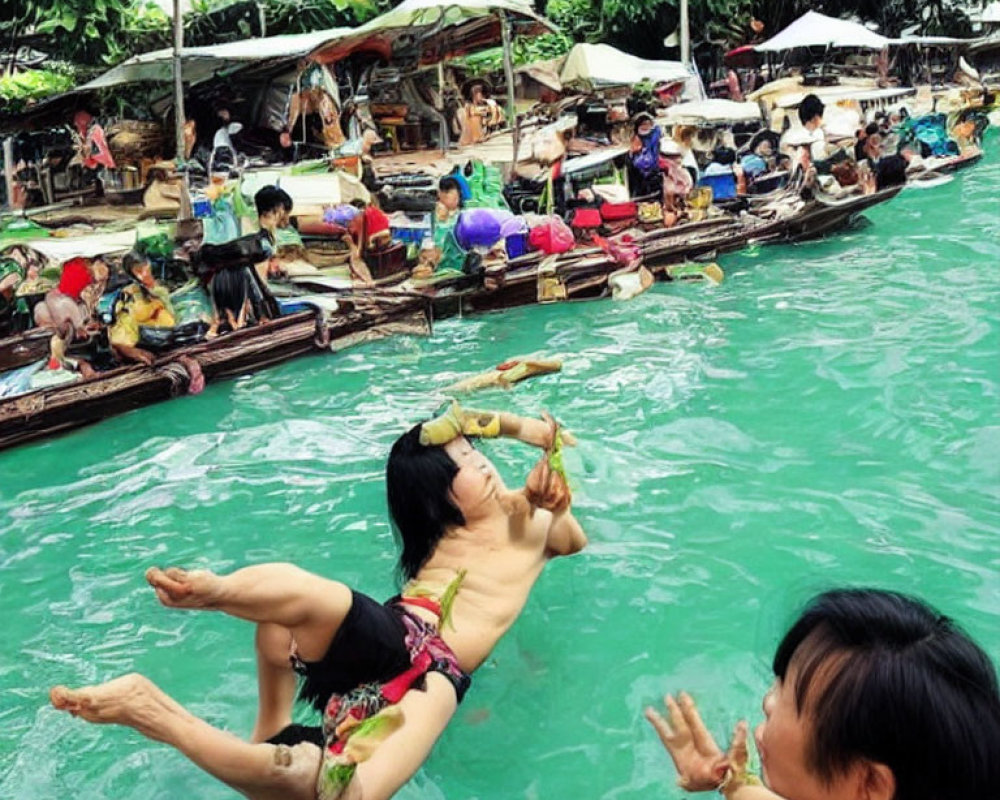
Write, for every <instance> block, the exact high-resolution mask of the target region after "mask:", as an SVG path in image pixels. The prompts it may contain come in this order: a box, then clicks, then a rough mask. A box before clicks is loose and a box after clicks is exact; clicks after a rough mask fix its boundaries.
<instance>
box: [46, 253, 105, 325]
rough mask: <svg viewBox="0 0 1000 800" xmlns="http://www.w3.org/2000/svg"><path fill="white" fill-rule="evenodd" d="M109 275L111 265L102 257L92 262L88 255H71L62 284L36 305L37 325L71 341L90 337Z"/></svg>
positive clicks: (60, 279) (64, 269) (60, 282)
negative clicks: (89, 328) (74, 256)
mask: <svg viewBox="0 0 1000 800" xmlns="http://www.w3.org/2000/svg"><path fill="white" fill-rule="evenodd" d="M107 277H108V271H107V266H106V265H105V264H104V262H103V261H101V260H100V259H98V260H96V261H95V262H93V263H92V262H91V261H90V260H89V259H86V258H71V259H70V260H69V261H67V262H66V263H65V264H63V269H62V274H61V275H60V276H59V283H58V285H57V286H56V287H55V288H54V289H51V290H49V292H48V293H47V294H46V295H45V298H44V299H43V300H42V301H41V302H40V303H38V304H37V305H36V306H35V308H34V319H35V325H37V326H38V327H39V328H47V329H49V330H51V331H53V332H54V333H55V334H56V335H58V336H59V337H60V338H62V339H64V340H66V341H67V342H72V341H73V340H75V339H86V338H87V337H88V330H87V329H88V326H90V325H91V322H92V317H93V313H94V309H95V308H96V306H97V301H98V300H99V299H100V295H101V292H102V291H103V285H102V284H103V283H105V282H106V281H107Z"/></svg>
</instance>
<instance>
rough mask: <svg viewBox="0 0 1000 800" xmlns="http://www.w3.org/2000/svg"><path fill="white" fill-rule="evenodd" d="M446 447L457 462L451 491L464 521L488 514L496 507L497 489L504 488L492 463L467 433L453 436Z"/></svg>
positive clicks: (447, 451)
mask: <svg viewBox="0 0 1000 800" xmlns="http://www.w3.org/2000/svg"><path fill="white" fill-rule="evenodd" d="M444 451H445V452H446V453H447V454H448V457H449V458H451V460H452V461H454V462H455V464H456V466H458V473H457V474H456V475H455V477H454V478H453V479H452V481H451V494H452V498H453V499H454V501H455V505H456V506H458V509H459V511H461V512H462V516H464V517H465V521H466V522H470V521H471V520H473V519H476V518H477V517H482V516H484V515H486V514H488V513H489V512H490V511H492V510H493V504H494V501H495V500H496V496H497V493H498V492H499V491H502V490H503V489H504V486H503V481H501V480H500V476H499V475H498V474H497V471H496V469H495V468H494V466H493V464H492V463H491V462H490V460H489V459H488V458H487V457H486V456H484V455H483V454H482V453H481V452H479V451H478V450H476V448H474V447H473V446H472V444H470V442H469V440H468V439H466V438H465V437H464V436H459V437H458V438H457V439H452V440H451V441H450V442H448V444H446V445H445V446H444Z"/></svg>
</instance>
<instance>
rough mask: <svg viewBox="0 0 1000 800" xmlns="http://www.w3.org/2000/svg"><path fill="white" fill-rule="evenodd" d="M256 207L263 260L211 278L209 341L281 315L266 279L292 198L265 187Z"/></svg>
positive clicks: (258, 237)
mask: <svg viewBox="0 0 1000 800" xmlns="http://www.w3.org/2000/svg"><path fill="white" fill-rule="evenodd" d="M254 204H255V205H256V207H257V219H258V224H259V225H260V230H259V231H258V233H257V234H256V240H257V242H259V244H260V249H259V252H260V254H261V255H262V256H263V257H262V258H260V260H259V261H257V262H256V263H253V264H249V263H247V264H242V265H240V266H232V267H227V268H225V269H220V270H218V271H216V272H215V273H214V274H213V275H212V278H211V280H210V281H209V284H208V291H209V295H210V296H211V298H212V322H211V324H210V326H209V330H208V333H207V334H206V336H207V338H213V337H215V336H217V335H219V334H220V333H230V332H232V331H237V330H240V329H242V328H246V327H247V326H249V325H251V324H254V323H257V322H265V321H267V320H269V319H274V318H275V317H277V316H278V315H279V313H280V312H279V309H278V304H277V301H276V300H275V299H274V297H273V296H272V295H271V292H270V290H269V289H268V288H267V276H268V271H269V269H272V268H273V267H272V256H273V255H274V253H275V247H276V241H277V232H278V229H279V227H281V224H282V222H283V221H284V220H285V219H286V216H287V215H288V212H289V211H290V209H291V198H290V197H289V195H288V194H287V192H284V191H282V190H281V189H279V188H278V187H277V186H265V187H263V188H262V189H260V190H259V191H258V192H257V194H255V195H254ZM286 206H287V208H286Z"/></svg>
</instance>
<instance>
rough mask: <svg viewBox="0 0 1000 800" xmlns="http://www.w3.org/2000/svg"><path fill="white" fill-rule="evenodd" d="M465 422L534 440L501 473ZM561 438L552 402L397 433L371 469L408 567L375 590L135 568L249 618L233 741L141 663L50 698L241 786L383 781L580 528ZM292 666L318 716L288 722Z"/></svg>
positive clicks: (256, 789) (280, 791) (267, 570)
mask: <svg viewBox="0 0 1000 800" xmlns="http://www.w3.org/2000/svg"><path fill="white" fill-rule="evenodd" d="M463 434H468V435H473V434H475V435H492V436H499V435H505V436H509V437H512V438H515V439H518V440H520V441H522V442H525V443H527V444H531V445H535V446H537V447H541V448H544V449H545V454H544V455H543V456H542V459H541V460H540V461H539V463H538V465H536V467H535V468H534V469H533V470H532V471H531V474H530V475H529V476H528V479H527V481H526V483H525V486H524V488H522V489H519V490H516V491H511V490H508V489H507V487H506V486H505V485H504V483H503V481H502V479H501V478H500V476H499V475H498V474H497V471H496V469H495V467H494V466H493V464H492V463H491V462H490V461H489V459H487V458H486V457H485V456H484V455H483V454H482V453H480V452H479V451H478V450H476V449H475V448H474V447H473V446H472V444H471V442H470V440H469V439H468V438H467V437H466V435H463ZM567 439H568V435H567V434H564V433H562V432H560V431H559V429H558V428H557V427H556V426H555V424H554V423H552V422H551V420H550V419H546V421H544V422H543V421H541V420H532V419H525V418H521V417H517V416H514V415H511V414H505V413H504V414H486V415H477V414H469V413H466V412H462V411H461V410H460V409H458V408H457V407H453V408H452V409H451V410H449V412H448V413H447V414H445V415H443V416H442V417H440V418H437V419H435V420H432V421H430V422H428V423H425V424H423V425H417V426H416V427H414V428H412V429H411V430H410V431H409V432H407V433H406V434H404V435H403V436H402V437H400V438H399V440H398V441H397V442H396V443H395V444H394V445H393V447H392V451H391V453H390V455H389V460H388V463H387V466H386V485H387V492H388V502H389V511H390V515H391V518H392V521H393V524H394V527H395V531H396V533H397V535H398V538H399V540H400V543H401V546H402V547H401V552H400V556H399V564H398V567H399V572H400V575H401V577H402V578H403V579H405V580H406V583H405V585H404V586H403V588H402V591H401V593H400V594H399V595H398V596H397V597H394V598H392V599H391V600H389V601H388V602H387V603H385V604H379V603H377V602H376V601H375V600H373V599H371V598H370V597H367V596H365V595H363V594H361V593H359V592H356V591H353V590H352V589H351V588H350V587H348V586H346V585H344V584H343V583H339V582H337V581H332V580H328V579H326V578H322V577H319V576H318V575H313V574H311V573H309V572H306V571H305V570H302V569H299V568H298V567H295V566H292V565H291V564H261V565H258V566H250V567H246V568H244V569H240V570H237V571H236V572H233V573H231V574H229V575H215V574H213V573H211V572H208V571H204V570H198V571H190V572H188V571H185V570H181V569H176V568H171V569H167V570H161V569H155V568H154V569H150V570H149V571H148V572H147V574H146V578H147V580H148V582H149V583H150V585H151V586H152V587H153V588H154V590H155V591H156V595H157V597H158V598H159V599H160V601H161V602H162V603H163V604H164V605H165V606H168V607H171V608H184V609H214V610H218V611H222V612H224V613H227V614H230V615H233V616H237V617H240V618H242V619H246V620H249V621H251V622H254V623H256V624H257V631H256V648H257V663H258V684H259V710H258V716H257V721H256V725H255V727H254V731H253V735H252V737H251V740H250V741H249V742H246V741H243V740H241V739H239V738H237V737H236V736H233V735H232V734H230V733H227V732H225V731H221V730H219V729H217V728H214V727H212V726H211V725H209V724H208V723H207V722H205V721H204V720H201V719H199V718H197V717H195V716H194V715H193V714H191V713H190V712H189V711H187V710H186V709H185V708H184V707H183V706H181V705H180V704H179V703H177V702H176V701H175V700H173V699H172V698H170V697H169V696H167V695H166V694H165V693H164V692H163V691H162V690H160V689H159V688H158V687H157V686H155V685H154V684H153V683H152V682H151V681H150V680H148V679H147V678H145V677H143V676H140V675H127V676H124V677H120V678H116V679H114V680H112V681H109V682H108V683H104V684H101V685H98V686H91V687H86V688H82V689H68V688H66V687H64V686H57V687H54V688H53V689H52V690H51V692H50V699H51V702H52V704H53V705H54V706H55V707H56V708H58V709H61V710H64V711H68V712H69V713H71V714H73V715H74V716H79V717H82V718H83V719H85V720H87V721H89V722H95V723H112V724H118V725H125V726H128V727H132V728H135V729H136V730H137V731H139V732H140V733H142V734H143V735H145V736H147V737H149V738H150V739H154V740H157V741H161V742H164V743H166V744H169V745H172V746H173V747H176V748H177V749H178V750H180V751H181V752H182V753H184V754H185V755H186V756H187V757H188V758H190V759H191V760H192V761H193V762H194V763H195V764H197V765H198V766H199V767H201V768H202V769H204V770H205V771H206V772H208V773H210V774H211V775H213V776H215V777H216V778H218V779H219V780H221V781H223V782H225V783H227V784H228V785H229V786H231V787H233V788H234V789H236V790H237V791H240V792H242V793H243V794H244V795H246V796H247V797H249V798H251V799H252V800H278V799H279V798H281V799H282V800H288V799H289V798H292V799H293V800H294V799H298V798H302V799H303V800H312V799H313V798H320V800H331V799H332V798H361V797H363V798H366V800H372V798H388V797H390V796H392V795H393V794H394V793H395V792H396V791H397V790H398V789H399V788H400V787H401V786H402V785H403V784H404V783H405V782H406V781H407V780H409V778H410V777H411V776H412V775H413V774H414V773H415V772H416V770H417V769H418V768H419V767H420V765H421V764H422V763H423V761H424V759H426V758H427V756H428V754H429V753H430V751H431V748H432V747H433V745H434V742H435V741H436V740H437V738H438V736H440V734H441V732H442V731H443V730H444V728H445V726H446V725H447V724H448V722H449V720H450V719H451V717H452V715H453V714H454V713H455V709H456V707H457V705H458V703H459V702H461V700H462V697H463V695H464V694H465V691H466V690H467V689H468V687H469V683H470V678H469V676H470V675H471V673H472V672H473V671H474V670H475V669H476V668H477V667H479V666H480V664H482V663H483V661H484V660H485V659H486V658H487V656H488V655H489V654H490V652H491V651H492V649H493V648H494V646H495V645H496V643H497V642H498V641H499V639H500V638H501V637H502V636H503V635H504V633H506V631H507V630H508V629H509V628H510V626H511V625H513V623H514V621H515V620H516V619H517V617H518V615H519V614H520V612H521V609H522V608H523V607H524V604H525V602H526V601H527V598H528V594H529V592H530V590H531V587H532V585H533V584H534V582H535V580H536V579H537V578H538V576H539V575H540V574H541V571H542V568H543V567H544V566H545V563H546V561H547V560H548V559H549V558H550V557H552V556H558V555H570V554H572V553H576V552H578V551H579V550H580V549H581V548H583V547H584V546H585V545H586V542H587V539H586V536H585V534H584V532H583V530H582V529H581V527H580V525H579V524H578V523H577V521H576V520H575V519H574V517H573V514H572V512H571V510H570V502H571V497H570V492H569V489H568V488H567V486H566V483H565V480H564V479H563V477H562V476H561V450H560V448H561V444H562V442H563V441H565V440H567ZM296 671H297V672H299V674H301V675H302V676H303V677H304V680H303V682H302V687H301V691H300V698H301V699H304V700H308V701H309V702H310V703H311V704H312V705H313V707H314V708H315V709H316V710H317V711H319V712H320V713H322V715H323V719H322V726H321V727H315V728H313V727H306V726H301V725H293V724H291V710H292V705H293V700H294V697H295V687H296Z"/></svg>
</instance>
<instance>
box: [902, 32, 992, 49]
mask: <svg viewBox="0 0 1000 800" xmlns="http://www.w3.org/2000/svg"><path fill="white" fill-rule="evenodd" d="M978 41H979V39H956V38H955V37H953V36H916V35H912V36H901V37H899V38H898V39H890V40H889V44H891V45H892V46H893V47H901V46H902V45H905V44H915V45H921V46H923V47H962V46H965V45H971V44H975V43H976V42H978Z"/></svg>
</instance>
